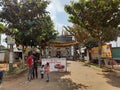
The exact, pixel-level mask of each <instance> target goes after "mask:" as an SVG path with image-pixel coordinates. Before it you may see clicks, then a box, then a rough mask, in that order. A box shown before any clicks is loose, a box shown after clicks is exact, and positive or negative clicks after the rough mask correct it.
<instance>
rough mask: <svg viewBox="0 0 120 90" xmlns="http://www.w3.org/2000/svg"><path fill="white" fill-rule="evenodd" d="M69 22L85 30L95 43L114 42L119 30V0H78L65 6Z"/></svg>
mask: <svg viewBox="0 0 120 90" xmlns="http://www.w3.org/2000/svg"><path fill="white" fill-rule="evenodd" d="M65 11H66V12H67V13H68V14H69V21H70V22H72V23H75V24H78V25H80V26H81V27H83V28H85V29H86V30H87V31H88V32H89V33H90V35H91V36H92V37H93V38H95V39H96V40H97V41H99V40H101V41H102V42H103V43H104V42H108V41H111V40H115V39H116V38H117V36H118V35H119V32H120V29H119V28H118V25H119V24H120V0H79V1H78V2H71V4H70V5H65Z"/></svg>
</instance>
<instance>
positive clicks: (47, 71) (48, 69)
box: [45, 62, 50, 82]
mask: <svg viewBox="0 0 120 90" xmlns="http://www.w3.org/2000/svg"><path fill="white" fill-rule="evenodd" d="M45 73H46V75H47V80H46V82H49V80H50V76H49V74H50V66H49V63H48V62H47V64H46V66H45Z"/></svg>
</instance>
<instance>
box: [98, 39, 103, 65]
mask: <svg viewBox="0 0 120 90" xmlns="http://www.w3.org/2000/svg"><path fill="white" fill-rule="evenodd" d="M101 57H102V42H101V40H99V41H98V64H99V67H101Z"/></svg>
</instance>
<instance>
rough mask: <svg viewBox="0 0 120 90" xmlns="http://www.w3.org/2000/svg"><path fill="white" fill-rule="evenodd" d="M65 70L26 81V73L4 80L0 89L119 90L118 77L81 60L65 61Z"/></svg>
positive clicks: (119, 82) (119, 81)
mask: <svg viewBox="0 0 120 90" xmlns="http://www.w3.org/2000/svg"><path fill="white" fill-rule="evenodd" d="M67 67H68V68H67V72H51V74H50V82H46V78H44V79H40V73H39V78H38V79H34V80H32V81H31V82H28V81H27V73H24V74H22V75H20V76H19V77H18V78H14V79H12V80H8V81H4V83H3V86H2V88H0V90H120V78H119V77H116V76H115V75H114V73H113V72H102V71H100V70H97V69H93V68H92V67H90V66H85V65H84V64H83V63H82V62H76V61H67Z"/></svg>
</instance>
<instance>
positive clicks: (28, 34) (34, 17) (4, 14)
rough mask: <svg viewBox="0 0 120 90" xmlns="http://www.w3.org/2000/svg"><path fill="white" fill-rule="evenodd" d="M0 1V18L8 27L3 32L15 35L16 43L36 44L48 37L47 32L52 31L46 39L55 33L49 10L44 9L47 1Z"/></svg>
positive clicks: (51, 37)
mask: <svg viewBox="0 0 120 90" xmlns="http://www.w3.org/2000/svg"><path fill="white" fill-rule="evenodd" d="M0 3H1V7H2V11H1V13H0V19H1V22H4V23H5V24H6V26H7V27H8V29H7V30H6V32H5V33H6V34H10V35H15V39H16V44H21V45H25V46H28V45H32V46H36V45H39V44H40V43H41V42H42V41H43V40H45V39H46V38H48V36H46V35H47V34H48V33H50V32H52V33H50V35H51V36H50V37H49V38H48V39H46V40H48V41H49V40H51V39H54V38H55V35H57V32H56V30H54V25H53V22H52V20H51V18H50V15H49V12H47V11H46V8H47V5H48V4H49V2H47V1H44V0H25V1H21V2H19V1H17V0H1V1H0ZM48 27H49V28H48ZM53 37H54V38H53Z"/></svg>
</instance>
